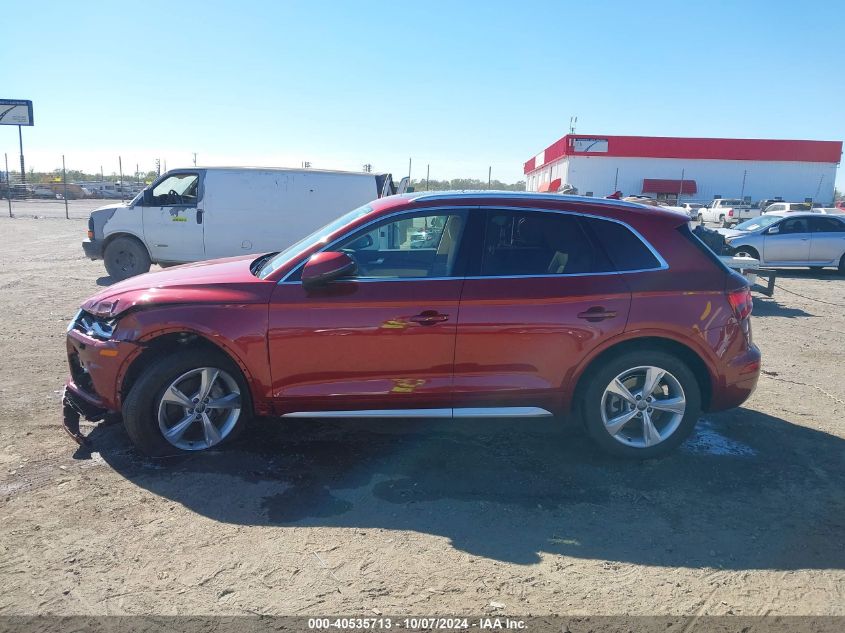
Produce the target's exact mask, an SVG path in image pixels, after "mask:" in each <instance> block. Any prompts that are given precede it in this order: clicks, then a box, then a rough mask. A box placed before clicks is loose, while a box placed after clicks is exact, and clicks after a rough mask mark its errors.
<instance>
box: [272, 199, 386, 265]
mask: <svg viewBox="0 0 845 633" xmlns="http://www.w3.org/2000/svg"><path fill="white" fill-rule="evenodd" d="M372 210H373V208H372V207H371V206H370V205H368V204H365V205H364V206H363V207H358V208H357V209H353V210H352V211H350V212H349V213H347V214H345V215H342V216H340V217H339V218H338V219H336V220H334V221H332V222H329V223H328V224H326V226H324V227H323V228H321V229H318V230H316V231H314V232H313V233H312V234H311V235H309V236H308V237H303V238H302V239H301V240H299V241H298V242H296V243H295V244H292V245H291V246H288V247H287V248H286V249H285V250H283V251H282V252H281V253H279V254H278V255H275V256H274V257H273V258H272V259H270V260H268V261H267V263H266V264H264V265H263V266H262V267H261V270H259V271H258V278H259V279H267V277H269V276H270V275H272V274H273V273H274V272H276V271H277V270H278V269H279V268H281V267H282V266H284V265H285V264H286V263H288V262H289V261H290V260H291V259H293V258H294V257H295V256H296V255H298V254H299V253H302V252H303V251H306V250H308V249H309V248H312V247H313V246H316V245H317V244H320V243H323V244H325V243H326V242H327V241H328V239H329V236H330V235H331V234H332V233H334V232H335V231H337V230H338V229H341V228H343V227H344V226H346V225H347V224H349V223H350V222H354V221H355V220H357V219H358V218H360V217H362V216H364V215H367V214H368V213H369V212H370V211H372Z"/></svg>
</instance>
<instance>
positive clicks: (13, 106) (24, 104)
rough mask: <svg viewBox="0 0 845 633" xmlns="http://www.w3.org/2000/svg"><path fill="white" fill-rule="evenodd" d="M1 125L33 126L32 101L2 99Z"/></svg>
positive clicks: (0, 103)
mask: <svg viewBox="0 0 845 633" xmlns="http://www.w3.org/2000/svg"><path fill="white" fill-rule="evenodd" d="M0 125H33V119H32V101H26V100H23V99H0Z"/></svg>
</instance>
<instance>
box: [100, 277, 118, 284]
mask: <svg viewBox="0 0 845 633" xmlns="http://www.w3.org/2000/svg"><path fill="white" fill-rule="evenodd" d="M118 281H119V280H117V279H115V278H114V277H112V276H110V275H106V276H105V277H97V285H98V286H111V285H112V284H116V283H117V282H118Z"/></svg>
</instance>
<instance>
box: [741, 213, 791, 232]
mask: <svg viewBox="0 0 845 633" xmlns="http://www.w3.org/2000/svg"><path fill="white" fill-rule="evenodd" d="M782 219H783V218H781V217H780V216H779V215H763V216H760V217H759V218H753V219H751V220H746V221H745V222H740V223H739V224H737V225H736V230H737V231H756V230H757V229H762V228H765V227H767V226H769V225H770V224H774V223H775V222H777V221H778V220H782Z"/></svg>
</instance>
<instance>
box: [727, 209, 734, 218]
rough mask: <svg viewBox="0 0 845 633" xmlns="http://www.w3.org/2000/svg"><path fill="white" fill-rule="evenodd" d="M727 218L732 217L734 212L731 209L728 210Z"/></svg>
mask: <svg viewBox="0 0 845 633" xmlns="http://www.w3.org/2000/svg"><path fill="white" fill-rule="evenodd" d="M728 217H731V218H732V217H734V210H733V209H728Z"/></svg>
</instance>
